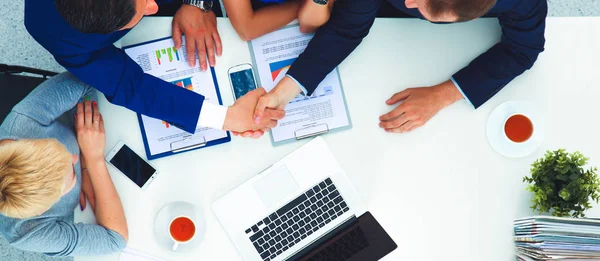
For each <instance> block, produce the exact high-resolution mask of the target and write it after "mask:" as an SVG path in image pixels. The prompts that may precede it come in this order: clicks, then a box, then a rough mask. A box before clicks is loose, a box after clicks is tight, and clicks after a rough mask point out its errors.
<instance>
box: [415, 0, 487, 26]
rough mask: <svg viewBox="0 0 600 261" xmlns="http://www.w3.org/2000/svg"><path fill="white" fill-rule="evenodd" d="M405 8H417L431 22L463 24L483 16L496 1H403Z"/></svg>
mask: <svg viewBox="0 0 600 261" xmlns="http://www.w3.org/2000/svg"><path fill="white" fill-rule="evenodd" d="M404 4H405V5H406V7H407V8H418V9H419V12H420V13H421V14H422V15H423V17H425V19H427V20H429V21H432V22H464V21H469V20H473V19H476V18H478V17H480V16H483V15H485V14H486V13H487V12H488V11H490V9H492V7H494V5H496V0H405V3H404Z"/></svg>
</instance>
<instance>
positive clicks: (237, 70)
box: [228, 63, 256, 100]
mask: <svg viewBox="0 0 600 261" xmlns="http://www.w3.org/2000/svg"><path fill="white" fill-rule="evenodd" d="M228 74H229V83H230V84H231V90H232V91H233V97H234V98H235V99H236V100H237V99H239V98H240V97H242V96H244V95H245V94H246V93H248V92H249V91H252V90H254V89H256V78H255V77H254V70H252V65H250V64H249V63H243V64H240V65H236V66H233V67H231V68H229V71H228Z"/></svg>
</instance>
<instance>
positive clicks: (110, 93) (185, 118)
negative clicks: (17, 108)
mask: <svg viewBox="0 0 600 261" xmlns="http://www.w3.org/2000/svg"><path fill="white" fill-rule="evenodd" d="M163 2H164V1H163ZM25 27H26V28H27V31H29V33H30V34H31V36H33V38H34V39H35V40H36V41H37V42H38V43H39V44H40V45H42V46H43V47H44V48H45V49H46V50H48V51H49V52H50V53H51V54H52V55H53V56H54V58H55V59H56V61H57V62H58V63H59V64H60V65H62V66H64V67H65V69H67V70H68V71H69V72H71V73H72V74H74V75H75V76H77V78H79V79H80V80H81V81H83V82H85V83H87V84H89V85H91V86H92V87H94V88H96V89H98V90H99V91H101V92H102V93H104V95H105V96H106V98H107V99H108V101H110V102H111V103H114V104H117V105H121V106H124V107H126V108H128V109H130V110H132V111H135V112H138V113H141V114H144V115H147V116H150V117H153V118H158V119H162V120H165V121H168V122H171V123H172V124H173V125H177V126H180V127H181V128H182V129H184V130H186V131H188V132H191V133H194V132H195V131H196V125H197V123H198V117H199V115H200V110H201V108H202V105H203V104H204V96H202V95H200V94H197V93H195V92H191V91H188V90H186V89H184V88H180V87H177V86H175V85H173V84H171V83H169V82H165V81H163V80H161V79H159V78H156V77H154V76H152V75H150V74H146V73H144V71H143V70H142V68H141V67H140V66H139V65H138V64H137V63H136V62H135V61H133V60H132V59H131V58H129V56H127V55H126V54H125V52H124V51H123V50H121V49H119V48H116V47H115V46H114V45H113V43H114V42H116V41H117V40H119V39H120V38H121V37H123V36H124V35H125V34H127V33H128V32H129V30H121V31H117V32H114V33H110V34H86V33H82V32H79V31H77V30H76V29H75V28H73V27H71V26H70V25H69V24H67V22H66V21H65V20H64V19H63V18H62V17H61V16H60V14H59V13H58V10H57V9H56V6H55V5H54V0H25Z"/></svg>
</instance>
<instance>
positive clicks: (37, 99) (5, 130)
mask: <svg viewBox="0 0 600 261" xmlns="http://www.w3.org/2000/svg"><path fill="white" fill-rule="evenodd" d="M95 97H96V96H95V91H94V90H93V89H92V88H91V87H89V86H87V85H85V84H83V83H82V82H80V81H79V80H77V79H76V78H74V77H73V76H72V75H71V74H68V73H64V74H61V75H58V76H55V77H53V78H51V79H50V80H48V81H46V82H44V83H43V84H41V85H40V86H38V87H37V88H36V89H35V90H33V92H32V93H31V94H29V95H28V96H27V97H26V98H25V99H23V101H21V102H20V103H19V104H17V105H16V106H15V107H14V108H13V109H12V111H11V112H10V113H9V114H8V116H7V117H6V119H5V120H4V122H3V123H2V125H0V233H1V234H2V235H3V236H4V237H5V238H6V239H7V240H8V242H9V244H10V245H11V246H14V247H16V248H19V249H22V250H26V251H33V252H41V253H44V254H46V255H50V256H69V255H103V254H108V253H112V252H117V251H119V250H121V249H123V248H125V246H126V245H127V240H128V231H127V222H126V220H125V214H124V212H123V207H122V205H121V200H120V198H119V195H118V194H117V191H116V190H115V187H114V185H113V183H112V180H111V178H110V175H109V174H108V171H107V170H106V165H105V163H104V144H105V138H104V122H103V120H102V116H101V115H100V113H99V111H98V105H97V103H96V102H95V100H96V99H95ZM75 107H76V108H75ZM71 111H72V112H71ZM63 114H64V115H66V116H67V117H61V115H63ZM78 155H81V160H80V159H79V156H78ZM86 198H87V199H88V200H89V203H90V206H91V208H92V210H93V211H94V213H95V216H96V221H97V223H98V224H97V225H95V224H82V223H74V222H73V210H74V209H75V208H76V207H77V205H78V203H79V205H80V208H81V210H83V209H84V208H85V207H86Z"/></svg>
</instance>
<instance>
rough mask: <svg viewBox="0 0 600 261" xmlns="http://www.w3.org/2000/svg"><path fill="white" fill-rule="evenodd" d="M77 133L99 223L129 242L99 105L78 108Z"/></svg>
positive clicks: (89, 104) (82, 104)
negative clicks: (106, 155) (106, 151)
mask: <svg viewBox="0 0 600 261" xmlns="http://www.w3.org/2000/svg"><path fill="white" fill-rule="evenodd" d="M75 129H76V131H77V142H78V143H79V147H80V148H81V154H82V155H83V156H84V157H83V159H84V160H85V166H86V167H87V171H88V173H89V177H90V181H91V183H92V186H93V188H94V198H95V205H96V206H95V210H94V214H95V216H96V221H97V223H98V225H101V226H103V227H105V228H107V229H110V230H112V231H115V232H117V233H119V235H121V236H122V237H123V239H125V241H127V240H128V238H129V232H128V229H127V221H126V220H125V212H124V211H123V205H122V204H121V198H120V197H119V194H118V193H117V190H116V189H115V186H114V184H113V182H112V179H111V177H110V174H109V173H108V170H107V169H106V163H105V162H104V146H105V143H106V142H105V134H104V120H103V118H102V115H100V111H99V110H98V103H97V102H93V103H92V102H90V101H85V102H83V103H79V104H77V115H76V119H75Z"/></svg>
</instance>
